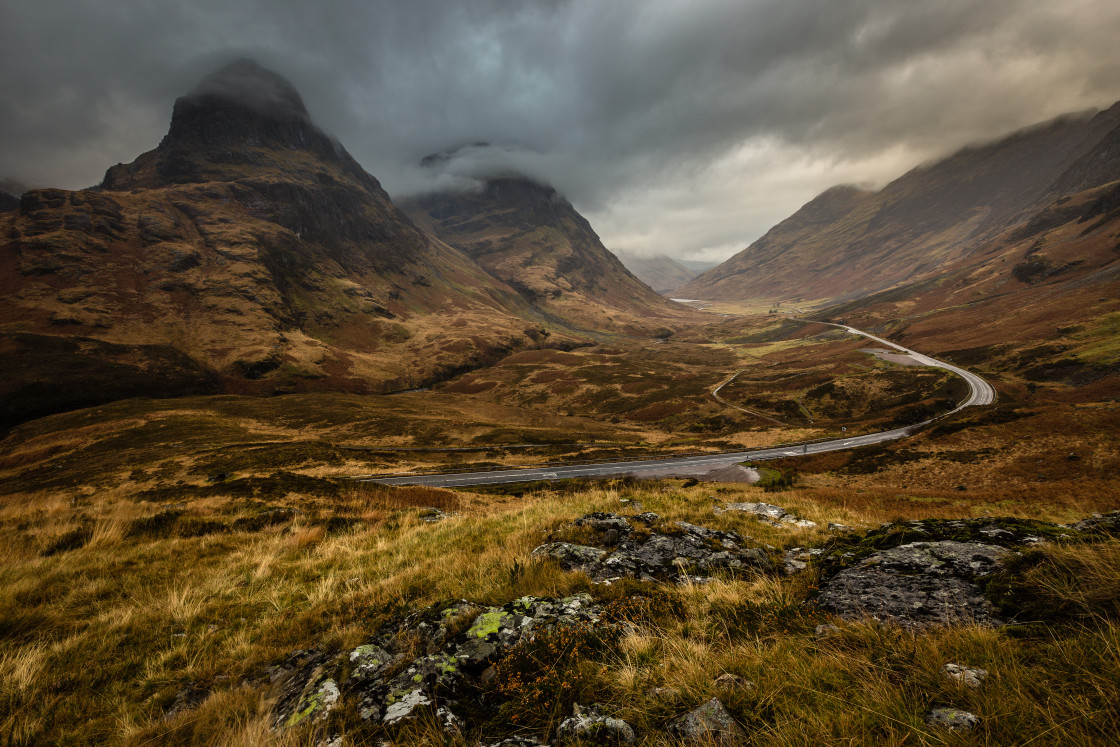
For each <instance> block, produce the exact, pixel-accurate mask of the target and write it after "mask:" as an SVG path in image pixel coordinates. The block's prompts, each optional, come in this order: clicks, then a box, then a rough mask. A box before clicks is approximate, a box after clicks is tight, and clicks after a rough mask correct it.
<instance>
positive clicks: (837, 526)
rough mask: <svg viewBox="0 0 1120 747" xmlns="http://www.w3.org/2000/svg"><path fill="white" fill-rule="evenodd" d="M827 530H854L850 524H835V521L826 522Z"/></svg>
mask: <svg viewBox="0 0 1120 747" xmlns="http://www.w3.org/2000/svg"><path fill="white" fill-rule="evenodd" d="M828 531H830V532H851V531H854V530H853V529H852V528H851V527H850V526H848V525H847V524H837V523H836V522H832V521H830V522H829V523H828Z"/></svg>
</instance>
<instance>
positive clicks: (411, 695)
mask: <svg viewBox="0 0 1120 747" xmlns="http://www.w3.org/2000/svg"><path fill="white" fill-rule="evenodd" d="M431 704H432V701H431V699H430V698H428V696H427V695H425V694H424V692H423V691H422V690H419V689H414V690H409V691H407V692H405V693H403V694H402V695H400V696H399V697H398V698H396V699H395V700H394V701H393V702H392V703H390V704H389V705H388V707H386V708H385V715H384V716H383V717H382V718H381V721H382V723H384V724H386V725H387V726H393V725H394V724H399V723H401V722H402V721H406V720H411V719H414V718H416V717H417V716H418V715H419V714H420V712H421V711H422V710H424V709H426V708H427V707H428V706H430V705H431Z"/></svg>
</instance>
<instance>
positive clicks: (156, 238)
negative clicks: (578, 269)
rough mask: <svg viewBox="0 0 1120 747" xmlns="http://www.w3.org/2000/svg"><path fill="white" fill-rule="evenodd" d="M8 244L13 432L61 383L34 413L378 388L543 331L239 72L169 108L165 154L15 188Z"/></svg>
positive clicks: (5, 289) (260, 74) (0, 305)
mask: <svg viewBox="0 0 1120 747" xmlns="http://www.w3.org/2000/svg"><path fill="white" fill-rule="evenodd" d="M0 236H3V237H4V243H3V244H2V245H0V266H2V270H3V272H2V273H0V333H2V334H3V335H4V340H3V341H2V342H0V358H4V357H5V356H7V357H8V358H7V359H5V360H4V361H0V362H5V363H11V362H12V361H14V360H15V358H17V357H18V358H19V360H20V362H21V366H20V370H21V371H23V373H22V374H21V375H20V376H16V377H9V378H8V379H7V380H6V381H5V383H4V385H3V386H2V387H0V403H4V404H3V405H2V406H3V407H7V408H8V410H7V415H6V416H5V419H6V420H8V421H11V420H13V419H19V418H22V417H24V416H26V415H27V411H28V408H26V407H23V406H22V405H20V404H19V402H20V398H21V392H26V391H29V390H30V389H29V388H32V389H33V388H34V387H36V386H41V385H42V383H43V382H50V381H59V382H69V383H68V384H67V383H63V384H60V386H58V387H55V389H56V390H57V393H58V396H57V397H56V400H57V401H54V402H53V403H52V402H46V401H44V402H43V403H41V405H37V406H36V407H35V408H31V410H33V411H35V412H40V411H49V410H52V409H55V410H57V409H63V408H64V407H66V406H69V404H70V403H73V402H78V401H80V402H81V403H83V404H84V403H88V402H89V401H91V400H95V401H104V400H105V399H112V398H115V397H118V396H127V394H128V393H131V394H144V395H157V396H159V395H163V394H167V393H171V392H172V391H173V392H174V393H182V392H183V391H184V390H187V391H215V390H221V391H246V392H275V391H290V390H296V389H307V388H331V389H344V390H350V391H380V390H385V389H394V388H401V387H409V386H415V385H418V384H421V383H423V382H425V381H429V380H432V379H433V378H438V377H440V376H442V375H444V374H446V373H447V372H449V371H453V370H456V369H459V368H462V367H464V366H472V365H477V364H478V363H479V362H480V361H484V360H487V359H489V358H492V357H495V356H497V355H500V354H501V353H502V352H503V351H508V350H512V349H515V348H517V347H520V346H524V345H531V344H534V340H536V339H539V338H540V336H541V331H540V329H539V327H540V325H539V322H538V321H536V319H535V318H534V317H533V315H532V313H531V311H530V309H529V308H528V306H527V304H525V303H524V301H522V300H521V298H520V297H519V296H518V295H517V294H516V293H515V292H514V291H513V290H512V289H510V288H509V287H508V286H506V285H505V284H504V283H502V282H501V281H499V280H496V279H495V278H493V277H492V276H491V275H489V274H488V273H487V272H486V271H484V270H483V269H482V268H481V267H479V266H478V265H477V264H476V263H475V262H473V261H471V260H470V259H469V258H467V257H466V256H464V255H463V254H462V253H461V252H459V251H457V250H455V249H452V248H451V247H449V246H447V245H446V244H444V243H442V242H441V241H439V240H437V239H434V238H432V237H431V236H429V235H428V234H426V233H424V232H423V231H422V230H420V229H419V228H417V227H416V226H415V225H414V224H413V223H412V221H411V220H409V219H408V218H407V217H406V216H405V215H404V214H403V213H401V212H400V211H399V210H398V209H397V208H396V207H395V206H394V205H393V204H392V202H391V201H390V199H389V197H388V195H387V194H386V193H385V191H384V190H383V189H382V188H381V186H380V185H379V184H378V182H377V180H376V179H374V178H373V177H372V176H370V175H369V174H367V173H366V172H365V171H364V170H362V168H361V167H360V166H359V165H358V164H357V163H356V162H355V161H354V159H353V158H351V157H350V155H349V154H348V153H347V152H346V151H345V149H343V148H342V146H341V145H339V144H338V143H337V142H336V141H335V140H334V139H333V138H331V137H330V136H328V135H327V134H326V133H324V132H323V131H322V130H320V129H319V128H318V127H317V126H316V125H315V124H314V123H313V122H312V121H311V119H310V117H309V116H308V114H307V111H306V109H305V108H304V106H303V103H302V101H301V100H300V98H299V95H298V93H297V92H296V91H295V89H294V88H292V86H291V85H290V84H289V83H288V82H287V81H285V80H284V79H283V78H280V77H279V76H277V75H276V74H275V73H272V72H270V71H267V70H264V69H263V68H260V67H259V66H258V65H256V64H255V63H252V62H250V61H240V62H237V63H234V64H233V65H230V66H228V67H226V68H224V69H222V70H220V71H218V72H216V73H215V74H213V75H211V76H209V77H208V78H207V79H205V80H204V81H202V83H200V84H199V86H198V87H197V88H196V89H195V90H194V91H192V92H191V93H190V94H188V95H187V96H185V97H183V98H181V99H179V100H178V101H177V102H176V104H175V109H174V114H173V117H172V122H171V126H170V129H169V131H168V133H167V136H166V137H165V138H164V139H163V141H162V142H161V143H160V145H159V146H158V147H157V148H156V149H155V150H153V151H151V152H149V153H145V154H143V155H141V156H140V157H139V158H137V159H136V161H134V162H133V163H131V164H125V165H118V166H115V167H113V168H111V169H109V171H108V173H107V174H106V176H105V179H104V181H103V182H102V184H101V185H100V186H99V187H97V188H95V189H92V190H84V191H80V192H67V191H63V190H50V189H48V190H31V191H29V192H27V193H25V194H24V195H23V196H22V198H21V200H20V203H19V209H18V210H16V211H12V212H8V213H4V214H2V215H0ZM527 333H528V334H527ZM60 339H61V340H67V341H69V343H67V344H66V345H62V344H60V343H59V342H58V340H60ZM71 343H72V344H71ZM122 346H123V347H122ZM67 350H71V353H67V352H66V351H67ZM79 353H80V356H79ZM75 356H78V357H75ZM79 360H80V361H82V362H81V363H80V364H79V363H78V361H79ZM91 361H100V362H103V363H107V362H111V363H112V366H109V367H108V368H105V369H104V370H105V371H106V372H107V371H109V370H112V371H114V372H115V373H114V374H113V375H112V377H111V378H113V379H114V381H115V382H116V385H115V386H114V387H113V388H112V392H111V393H110V392H109V391H108V388H107V386H106V383H105V381H98V377H96V376H94V377H86V376H85V375H84V374H83V370H92V369H90V366H91V365H92V363H91ZM95 368H97V370H99V371H100V370H102V368H104V367H102V366H100V365H99V366H95ZM172 369H174V370H175V371H179V372H181V373H182V376H179V375H178V374H176V375H174V376H172V375H170V374H169V371H171V370H172ZM6 370H8V369H6ZM156 370H158V371H160V372H161V373H160V375H158V376H157V375H154V373H153V372H154V371H156ZM108 377H109V374H108V373H106V375H105V377H102V378H108ZM173 381H174V382H177V383H175V384H174V385H173V384H172V383H170V382H173ZM67 390H72V391H74V392H78V391H80V392H81V393H82V396H81V397H74V396H69V395H65V396H64V392H65V391H67ZM98 390H104V391H105V397H103V398H102V397H100V396H99V395H98V393H97V392H98ZM122 392H123V393H124V394H122ZM45 398H46V399H47V400H50V399H51V397H49V396H47V397H45ZM13 408H14V409H13ZM17 410H18V412H17Z"/></svg>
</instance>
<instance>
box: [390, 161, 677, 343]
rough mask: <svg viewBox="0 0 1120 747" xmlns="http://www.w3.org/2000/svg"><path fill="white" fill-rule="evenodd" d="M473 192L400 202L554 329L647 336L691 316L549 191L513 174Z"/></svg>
mask: <svg viewBox="0 0 1120 747" xmlns="http://www.w3.org/2000/svg"><path fill="white" fill-rule="evenodd" d="M475 147H476V148H477V147H478V146H475ZM453 158H454V154H451V155H450V156H449V155H446V154H441V156H440V157H435V156H431V157H429V158H428V159H425V162H426V163H427V164H428V165H430V166H431V165H438V164H440V163H442V162H445V161H446V160H448V159H453ZM474 186H475V188H474V189H456V190H444V191H439V192H430V193H426V194H421V195H418V196H415V197H411V198H408V199H401V200H398V202H399V203H400V205H401V208H402V209H403V210H405V211H406V212H407V213H408V214H409V215H410V216H411V217H412V218H413V220H415V221H416V222H417V223H418V224H419V225H421V226H424V227H426V228H428V229H429V230H430V231H431V232H432V233H433V234H434V235H435V236H437V237H438V238H440V239H442V240H443V241H445V242H447V243H448V244H450V245H451V246H453V247H455V248H456V249H459V250H461V251H462V252H463V253H465V254H466V255H467V256H469V257H470V258H471V259H473V260H474V261H476V262H478V263H479V264H480V265H481V266H482V267H484V268H486V270H487V271H488V272H490V273H491V274H492V275H494V276H495V277H496V278H498V279H500V280H502V281H503V282H505V283H507V284H509V285H510V286H511V287H513V288H514V289H516V290H517V292H518V293H519V294H520V295H521V297H522V298H523V299H524V300H525V301H526V302H527V303H529V304H531V305H532V306H533V307H534V308H536V309H539V310H540V311H541V312H542V313H543V314H545V315H546V316H547V317H548V318H549V319H551V320H553V321H554V322H555V323H559V324H564V325H571V326H572V327H574V328H575V329H577V330H588V331H605V332H619V331H621V332H625V333H627V334H638V335H648V334H650V333H651V332H653V333H656V332H658V331H659V330H665V329H666V328H667V326H668V327H671V326H672V325H674V324H676V323H677V322H679V321H681V320H682V319H684V318H687V317H688V316H689V315H690V314H691V313H692V312H691V311H690V310H688V309H685V308H683V307H681V306H679V305H678V304H674V303H672V302H671V301H668V300H667V299H665V298H663V297H661V296H659V295H658V294H657V293H655V292H654V291H653V290H652V289H650V288H649V287H648V286H646V285H645V284H644V283H642V281H640V280H639V279H638V278H636V277H634V275H633V274H631V273H630V271H629V270H627V269H626V267H624V266H623V264H622V262H620V261H619V259H618V258H617V257H615V256H614V255H613V254H611V253H610V252H609V251H608V250H607V249H606V247H604V246H603V243H602V242H601V241H600V240H599V237H598V236H597V235H596V234H595V231H594V230H593V229H592V228H591V225H590V224H589V223H588V222H587V220H586V219H585V218H584V217H583V216H582V215H580V214H579V213H578V212H577V211H576V210H575V208H574V207H572V204H571V203H570V202H568V200H567V199H565V198H564V197H563V196H562V195H560V194H559V193H558V192H557V191H556V190H555V189H553V188H552V187H551V186H549V185H547V184H542V183H540V182H539V181H535V180H533V179H531V178H529V177H526V176H524V175H521V174H518V173H515V172H504V173H500V174H495V175H490V176H487V177H484V178H482V179H478V180H476V182H475V185H474Z"/></svg>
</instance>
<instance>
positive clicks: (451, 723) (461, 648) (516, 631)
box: [274, 594, 623, 734]
mask: <svg viewBox="0 0 1120 747" xmlns="http://www.w3.org/2000/svg"><path fill="white" fill-rule="evenodd" d="M601 616H602V609H601V608H600V607H599V606H598V605H596V604H595V603H594V602H593V601H592V599H591V597H590V596H589V595H586V594H583V595H576V596H570V597H564V598H560V599H554V598H537V597H521V598H520V599H515V600H514V601H512V602H509V603H508V604H505V605H503V606H501V607H480V606H478V605H474V604H471V603H470V602H467V601H464V600H459V601H455V602H450V603H442V604H440V605H434V606H432V607H429V608H427V609H425V610H421V611H419V612H416V613H413V614H411V615H408V616H404V617H401V618H397V619H396V620H394V621H392V622H390V623H389V624H387V625H385V626H383V628H382V630H381V631H380V633H379V634H378V635H377V636H376V637H374V638H373V639H371V640H370V641H368V642H366V643H365V644H363V645H361V646H358V647H357V648H355V649H353V650H351V651H350V652H349V653H346V654H342V655H339V656H337V657H335V658H334V659H333V660H328V659H327V658H326V657H325V656H324V655H322V654H320V653H317V652H314V651H299V652H295V653H293V655H291V656H289V658H288V661H287V662H285V665H284V666H283V667H278V668H277V670H278V671H277V673H276V674H275V675H274V677H275V682H276V683H277V684H276V686H277V687H278V688H280V695H281V697H280V699H279V700H278V704H277V707H276V710H275V714H276V715H275V721H274V723H275V725H276V728H277V729H282V728H286V727H287V726H289V725H295V724H296V723H301V722H303V721H305V720H306V719H307V718H309V717H319V716H316V714H320V713H323V714H325V713H327V712H329V709H330V708H331V707H333V705H334V703H335V702H336V701H337V700H338V698H339V695H341V694H346V695H347V696H349V697H352V698H354V699H355V700H356V701H357V704H358V713H359V716H360V717H361V718H362V719H363V720H366V721H380V722H381V723H383V724H385V725H387V726H399V725H401V724H403V723H405V722H408V721H410V720H412V719H415V718H417V717H419V716H420V715H421V714H432V715H434V717H435V719H436V721H437V722H438V723H440V725H441V726H442V727H443V728H444V730H445V731H447V732H448V733H450V734H456V733H460V732H464V731H468V730H469V729H471V728H477V727H478V724H470V723H463V722H462V721H461V717H460V715H459V714H460V713H464V712H466V713H472V712H477V711H478V710H479V707H480V706H479V705H478V697H479V694H478V684H479V683H480V681H481V680H482V678H484V677H485V673H486V672H487V671H489V672H490V673H491V674H490V676H491V677H493V676H495V674H494V664H495V663H496V662H497V661H498V660H499V659H500V657H501V656H502V655H503V654H505V653H507V652H508V651H509V650H510V649H512V648H513V647H514V646H516V645H518V644H519V643H521V642H523V641H524V640H526V639H528V638H529V637H530V636H532V635H533V634H534V633H536V632H538V631H546V630H554V629H556V628H557V627H561V626H563V627H584V628H589V629H590V628H594V629H596V631H597V632H601V633H602V634H604V635H610V634H621V631H622V629H623V624H622V623H617V624H610V625H608V624H605V623H602V620H601ZM347 673H348V674H349V676H348V677H347V676H346V675H347ZM470 699H473V701H472V702H473V705H471V706H469V707H466V710H465V711H463V710H460V705H463V704H464V703H466V702H467V701H468V700H470Z"/></svg>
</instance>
